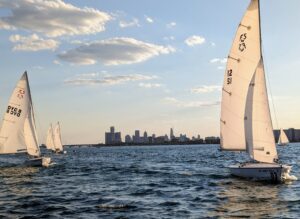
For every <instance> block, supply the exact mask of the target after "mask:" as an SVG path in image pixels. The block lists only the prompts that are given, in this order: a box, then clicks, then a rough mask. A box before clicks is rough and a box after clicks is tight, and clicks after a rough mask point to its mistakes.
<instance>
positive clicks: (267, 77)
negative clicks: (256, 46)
mask: <svg viewBox="0 0 300 219" xmlns="http://www.w3.org/2000/svg"><path fill="white" fill-rule="evenodd" d="M264 50H265V49H264V46H263V44H262V54H263V53H264ZM264 57H265V56H264ZM263 61H264V68H265V75H266V79H267V80H266V81H267V84H268V88H269V89H268V90H269V92H270V97H271V102H272V107H273V113H274V117H275V124H276V129H279V126H278V119H277V112H276V108H275V101H274V98H273V94H272V89H271V83H270V77H269V71H268V65H267V63H266V62H265V59H264V60H263Z"/></svg>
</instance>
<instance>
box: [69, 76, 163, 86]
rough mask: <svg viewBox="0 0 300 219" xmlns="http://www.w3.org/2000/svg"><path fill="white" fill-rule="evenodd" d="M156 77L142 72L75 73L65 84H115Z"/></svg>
mask: <svg viewBox="0 0 300 219" xmlns="http://www.w3.org/2000/svg"><path fill="white" fill-rule="evenodd" d="M157 78H158V77H157V76H155V75H152V76H149V75H142V74H129V75H117V76H112V75H107V74H106V75H103V74H99V73H88V74H81V75H77V76H76V77H75V78H73V79H67V80H65V84H71V85H107V86H112V85H117V84H124V83H127V82H135V81H147V80H153V79H157Z"/></svg>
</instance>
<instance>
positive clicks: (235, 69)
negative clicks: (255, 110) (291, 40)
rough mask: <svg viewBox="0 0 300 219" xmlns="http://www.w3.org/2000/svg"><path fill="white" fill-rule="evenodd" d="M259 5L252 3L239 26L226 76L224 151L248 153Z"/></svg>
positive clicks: (257, 51) (229, 57) (255, 0)
mask: <svg viewBox="0 0 300 219" xmlns="http://www.w3.org/2000/svg"><path fill="white" fill-rule="evenodd" d="M260 48H261V46H260V27H259V4H258V0H252V1H251V3H250V5H249V7H248V9H247V11H246V13H245V15H244V17H243V19H242V21H241V23H240V24H239V27H238V30H237V33H236V36H235V38H234V41H233V44H232V47H231V50H230V53H229V55H228V60H227V67H226V71H225V76H224V83H223V90H222V103H221V120H220V123H221V149H223V150H240V151H242V150H246V141H245V128H244V113H245V105H246V97H247V94H248V87H249V83H250V81H251V79H252V77H253V74H254V72H255V69H256V67H257V65H258V63H259V60H260V58H261V49H260Z"/></svg>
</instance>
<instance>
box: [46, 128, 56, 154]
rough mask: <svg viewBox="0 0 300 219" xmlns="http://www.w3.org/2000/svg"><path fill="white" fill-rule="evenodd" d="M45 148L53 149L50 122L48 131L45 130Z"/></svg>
mask: <svg viewBox="0 0 300 219" xmlns="http://www.w3.org/2000/svg"><path fill="white" fill-rule="evenodd" d="M46 148H47V149H48V150H52V151H55V145H54V135H53V128H52V124H50V127H49V129H48V131H47V137H46Z"/></svg>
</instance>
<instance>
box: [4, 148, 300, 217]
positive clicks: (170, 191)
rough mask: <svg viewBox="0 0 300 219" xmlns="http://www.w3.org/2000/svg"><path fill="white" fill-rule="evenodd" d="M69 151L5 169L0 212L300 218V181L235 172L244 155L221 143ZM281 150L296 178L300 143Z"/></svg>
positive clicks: (21, 214)
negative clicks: (44, 164) (249, 177)
mask: <svg viewBox="0 0 300 219" xmlns="http://www.w3.org/2000/svg"><path fill="white" fill-rule="evenodd" d="M67 152H68V153H67V154H66V155H53V160H54V161H55V162H56V164H55V165H53V166H51V167H49V168H29V167H21V166H17V167H3V166H2V167H0V217H8V218H143V219H145V218H232V217H240V218H244V217H252V218H300V181H294V182H292V183H290V184H277V185H275V184H266V183H259V182H251V181H245V180H241V179H237V178H233V177H231V176H230V175H229V173H228V171H227V169H226V168H225V167H226V166H228V165H229V164H232V163H234V160H235V161H243V160H245V159H246V158H247V157H246V156H244V154H241V153H231V152H220V151H218V146H217V145H194V146H152V147H106V148H92V147H90V148H89V147H84V148H79V147H74V148H67ZM279 154H280V160H281V161H282V162H284V163H288V164H292V165H293V174H294V175H296V176H297V177H298V178H299V177H300V169H299V162H300V158H299V157H300V144H293V145H289V146H287V147H281V148H279ZM0 160H1V158H0Z"/></svg>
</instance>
